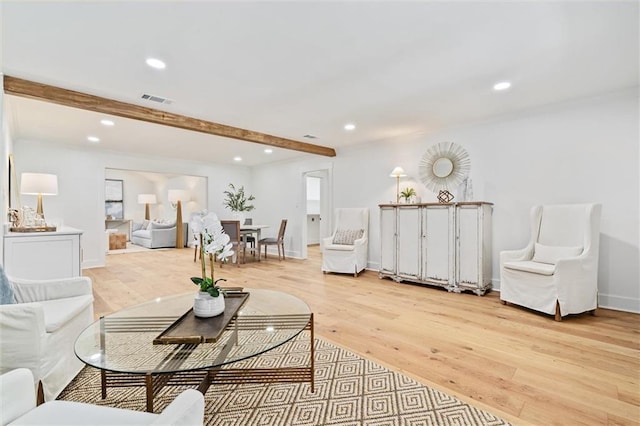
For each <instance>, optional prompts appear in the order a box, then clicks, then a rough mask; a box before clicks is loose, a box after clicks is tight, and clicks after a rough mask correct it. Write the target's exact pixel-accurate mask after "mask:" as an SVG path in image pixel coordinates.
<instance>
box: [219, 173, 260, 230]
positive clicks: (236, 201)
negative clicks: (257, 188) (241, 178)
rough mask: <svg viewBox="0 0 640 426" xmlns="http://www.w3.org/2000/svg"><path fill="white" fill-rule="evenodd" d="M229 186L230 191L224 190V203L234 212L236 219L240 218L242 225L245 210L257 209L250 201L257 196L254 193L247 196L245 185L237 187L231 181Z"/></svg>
mask: <svg viewBox="0 0 640 426" xmlns="http://www.w3.org/2000/svg"><path fill="white" fill-rule="evenodd" d="M229 188H230V189H229V190H228V191H224V195H225V196H226V198H225V200H224V203H223V204H224V205H225V207H227V208H228V209H229V210H231V211H232V212H233V217H234V219H236V220H239V221H240V225H242V224H244V219H245V212H250V211H251V210H253V209H255V207H254V205H253V204H250V202H251V201H253V200H255V199H256V198H255V197H254V196H253V195H249V196H246V195H245V193H244V186H241V187H240V188H238V189H236V187H235V186H234V185H233V184H232V183H230V184H229Z"/></svg>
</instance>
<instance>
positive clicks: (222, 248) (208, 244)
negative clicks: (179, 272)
mask: <svg viewBox="0 0 640 426" xmlns="http://www.w3.org/2000/svg"><path fill="white" fill-rule="evenodd" d="M189 226H191V229H192V230H193V234H194V235H196V236H197V237H198V240H199V242H200V254H201V256H200V263H201V265H202V277H191V281H192V282H193V283H194V284H195V285H197V286H200V291H204V292H207V293H209V294H210V295H211V296H213V297H218V296H219V295H220V293H221V292H222V290H221V289H220V287H219V286H218V281H226V280H225V279H224V278H218V279H217V280H216V279H215V277H214V267H213V266H214V255H215V257H216V258H218V259H220V260H221V261H223V262H224V261H226V260H227V258H229V257H230V256H233V253H234V252H233V250H232V248H233V245H232V244H231V243H230V242H229V241H230V238H229V236H228V235H227V234H225V233H224V230H223V229H222V224H221V223H220V221H219V220H218V216H216V215H215V213H209V214H207V215H205V216H195V217H194V218H193V219H191V222H190V223H189ZM207 258H208V259H209V263H210V265H211V276H210V277H208V276H207V263H206V259H207Z"/></svg>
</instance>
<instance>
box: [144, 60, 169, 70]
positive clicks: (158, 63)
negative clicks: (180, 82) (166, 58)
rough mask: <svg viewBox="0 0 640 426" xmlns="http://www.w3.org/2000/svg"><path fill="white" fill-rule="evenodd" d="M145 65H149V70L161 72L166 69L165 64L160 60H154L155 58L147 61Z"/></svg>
mask: <svg viewBox="0 0 640 426" xmlns="http://www.w3.org/2000/svg"><path fill="white" fill-rule="evenodd" d="M147 65H149V66H150V67H151V68H155V69H158V70H163V69H165V68H166V67H167V64H165V63H164V62H163V61H161V60H160V59H156V58H149V59H147Z"/></svg>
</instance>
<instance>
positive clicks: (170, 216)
mask: <svg viewBox="0 0 640 426" xmlns="http://www.w3.org/2000/svg"><path fill="white" fill-rule="evenodd" d="M105 179H118V180H122V181H123V192H124V194H123V196H124V217H125V219H131V220H133V221H135V222H142V220H143V219H144V212H145V205H144V204H138V195H139V194H154V195H155V196H156V199H157V201H158V203H157V204H149V215H150V217H151V219H165V220H174V219H175V218H176V210H175V209H174V208H172V207H171V203H170V202H169V200H168V191H169V190H170V189H182V190H185V191H187V193H188V194H189V197H190V200H188V201H187V200H185V201H182V220H183V222H188V221H189V217H190V215H191V213H193V212H200V211H202V210H203V209H208V208H209V207H208V203H207V178H205V177H202V176H186V175H181V176H175V175H170V174H166V173H149V172H143V173H140V172H138V171H133V170H121V169H106V170H105Z"/></svg>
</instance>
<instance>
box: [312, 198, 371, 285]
mask: <svg viewBox="0 0 640 426" xmlns="http://www.w3.org/2000/svg"><path fill="white" fill-rule="evenodd" d="M368 250H369V209H366V208H349V209H336V213H335V231H334V232H333V235H332V236H331V237H328V238H324V239H323V240H322V272H325V273H327V272H340V273H346V274H353V275H354V276H356V277H357V276H358V273H360V271H362V270H363V269H364V268H366V266H367V260H368Z"/></svg>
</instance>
